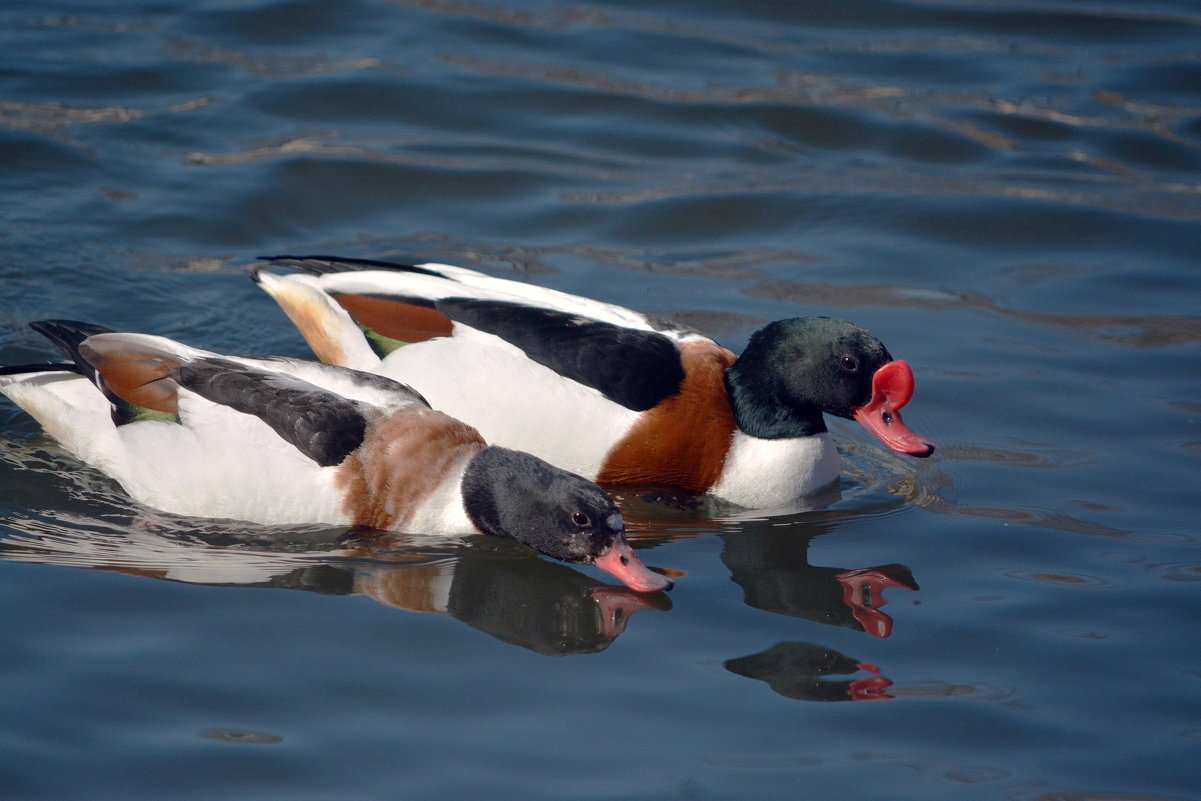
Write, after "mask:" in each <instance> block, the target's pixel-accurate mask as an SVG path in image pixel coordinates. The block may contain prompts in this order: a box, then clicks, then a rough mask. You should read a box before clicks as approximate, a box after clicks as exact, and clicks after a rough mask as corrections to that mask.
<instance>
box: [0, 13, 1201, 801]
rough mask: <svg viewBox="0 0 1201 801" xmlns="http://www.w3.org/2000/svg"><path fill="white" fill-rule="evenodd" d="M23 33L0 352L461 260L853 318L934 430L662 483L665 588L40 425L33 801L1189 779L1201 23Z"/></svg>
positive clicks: (1200, 657)
mask: <svg viewBox="0 0 1201 801" xmlns="http://www.w3.org/2000/svg"><path fill="white" fill-rule="evenodd" d="M0 45H2V48H0V214H2V219H0V254H2V258H0V363H18V362H22V361H30V360H34V359H42V358H48V357H50V356H51V353H50V350H49V349H48V347H47V346H46V344H45V343H44V342H41V341H39V339H38V337H37V336H36V335H34V334H33V333H32V332H30V331H28V329H26V327H25V324H26V322H27V321H28V320H31V319H41V318H46V317H72V318H77V319H83V320H90V321H93V322H97V323H103V324H106V325H109V326H113V327H117V328H124V329H130V330H137V331H145V332H150V333H159V334H165V335H169V336H174V337H178V338H181V339H183V340H185V341H187V342H190V343H192V344H196V345H201V346H206V347H210V348H214V349H219V350H229V351H235V352H279V353H288V354H296V355H300V354H304V353H306V351H305V349H304V346H303V343H302V342H301V341H300V339H299V337H298V336H297V335H296V334H295V333H293V331H292V329H291V327H290V326H289V324H288V323H287V321H286V320H285V319H284V317H283V316H282V314H280V313H279V312H278V311H277V310H276V309H275V307H274V306H273V304H272V303H271V302H270V301H269V300H268V299H267V298H266V296H265V295H263V294H262V293H261V292H259V291H258V290H257V289H256V288H255V287H254V286H253V285H252V284H251V282H250V281H249V280H247V278H246V275H245V271H246V267H247V265H249V264H250V263H251V261H252V259H253V258H254V257H255V256H257V255H261V254H266V253H274V252H298V251H299V252H310V253H312V252H333V253H341V254H345V255H360V256H377V257H378V256H395V257H398V258H402V259H409V260H442V261H448V262H451V263H458V264H463V265H467V266H472V267H477V268H480V269H484V270H488V271H491V272H494V273H496V274H499V275H504V276H518V277H526V278H528V279H529V280H532V281H535V282H537V283H541V284H545V285H549V286H554V287H558V288H561V289H565V290H568V291H573V292H579V293H583V294H587V295H591V296H594V297H598V298H601V299H604V300H608V301H614V302H618V303H622V304H626V305H630V306H634V307H636V308H639V309H643V310H647V311H652V312H655V313H658V314H662V315H665V316H671V317H675V318H679V319H683V320H686V321H688V322H691V323H693V324H696V325H698V326H700V327H702V328H704V329H706V330H707V331H709V332H710V333H712V334H714V335H716V336H717V337H718V338H719V339H720V340H721V341H722V342H723V343H724V344H727V345H729V346H731V347H733V348H735V349H739V348H741V346H742V345H743V343H744V342H745V341H746V338H747V337H748V336H749V334H750V333H751V332H752V331H753V330H755V329H756V328H757V327H758V326H760V325H761V324H763V323H764V322H765V321H768V320H771V319H776V318H781V317H789V316H796V315H801V314H812V313H818V314H833V315H836V316H843V317H847V318H849V319H852V320H854V321H856V322H858V323H860V324H862V325H864V326H866V327H868V328H870V329H872V330H873V331H875V332H876V333H877V334H878V335H879V336H880V337H881V338H882V339H883V340H884V342H885V343H886V344H887V345H888V347H889V348H890V350H891V351H892V352H893V354H894V355H896V356H897V357H898V358H904V359H906V360H908V361H909V362H910V363H911V364H912V365H913V366H914V368H915V372H916V376H917V394H916V395H915V398H914V400H913V402H912V404H911V405H910V406H909V407H908V408H907V409H906V421H907V422H908V423H909V424H910V425H911V426H912V427H913V428H914V429H915V430H916V431H919V432H920V433H922V434H923V435H925V436H928V437H930V438H932V439H933V440H934V441H936V442H937V443H939V445H940V448H939V451H938V452H937V454H936V455H935V456H934V457H932V458H931V459H929V460H927V461H924V462H917V461H914V460H907V459H904V458H902V457H894V456H891V455H887V454H885V453H883V452H881V451H880V449H879V448H878V447H877V446H876V444H875V443H874V442H873V441H871V440H870V439H869V438H868V437H867V436H866V435H864V434H862V433H861V432H859V431H857V430H855V428H854V427H851V426H846V425H842V424H838V425H837V426H836V434H837V436H838V439H839V443H840V448H841V449H842V451H843V454H844V456H845V461H846V477H845V480H844V482H843V487H842V492H841V497H836V498H832V499H827V500H828V505H827V506H825V507H824V508H820V509H816V510H809V511H803V510H798V511H797V512H796V513H794V514H781V515H776V516H771V517H767V518H764V517H762V516H756V515H753V514H743V515H737V514H733V513H731V512H730V511H729V510H722V509H718V508H709V507H701V508H694V509H689V508H676V507H674V506H672V505H670V504H665V503H656V502H648V501H644V500H643V499H642V498H641V497H640V496H639V495H637V494H634V493H631V494H629V496H628V497H626V498H624V499H623V503H624V505H625V509H626V516H627V520H628V523H629V526H630V530H631V533H632V536H633V538H634V540H635V543H636V547H639V548H640V549H641V550H640V552H641V555H642V557H643V558H644V560H645V561H647V562H648V563H649V564H652V565H655V566H658V567H661V568H666V569H670V570H672V571H677V572H678V573H679V574H680V575H681V576H682V577H681V579H680V580H679V582H678V585H677V588H676V590H675V591H674V592H672V593H671V595H670V597H669V599H667V600H660V601H658V602H656V603H645V602H639V601H638V600H636V599H633V598H632V597H630V596H625V595H623V593H621V592H620V591H616V593H615V595H616V599H614V597H611V596H612V595H613V591H607V590H599V591H598V589H597V588H598V587H601V586H602V585H603V583H604V582H602V581H601V575H602V574H599V573H597V572H595V571H591V570H590V569H584V570H582V571H577V570H573V569H571V568H568V567H565V566H562V565H558V564H552V563H550V562H546V561H543V560H539V559H534V558H531V557H529V556H528V555H527V554H525V553H524V552H522V551H521V550H520V549H517V548H512V547H507V546H506V545H505V544H504V543H496V542H485V541H474V542H469V543H466V544H457V543H437V542H432V543H431V542H427V541H421V540H420V539H414V540H413V541H412V542H411V543H406V544H405V546H404V547H398V548H397V549H395V550H394V551H392V552H390V553H381V554H373V555H368V556H364V555H362V554H358V555H354V554H349V555H348V554H343V553H340V552H338V551H337V550H336V549H337V547H338V546H337V543H336V540H337V535H338V532H328V531H319V530H318V531H296V530H290V531H285V532H280V531H278V530H271V529H255V528H253V527H246V526H239V525H228V524H220V523H217V522H213V521H196V520H187V519H178V518H171V517H170V516H158V515H155V514H154V513H153V511H152V510H147V509H143V508H140V507H137V506H136V505H135V504H133V503H132V502H130V501H128V500H127V499H125V498H124V496H123V495H122V494H121V492H120V491H119V489H117V488H116V487H115V486H114V485H113V484H112V483H111V482H109V481H108V480H106V479H104V478H103V477H102V476H100V475H98V474H97V473H95V472H93V471H90V470H87V469H84V468H81V467H80V466H79V465H78V464H77V463H75V462H74V461H73V460H71V459H70V458H69V457H67V456H66V455H64V454H63V452H62V451H61V450H60V449H59V448H57V447H56V446H55V444H54V443H53V442H52V441H51V440H49V439H47V438H46V437H44V436H43V435H41V434H40V433H39V432H38V429H37V426H36V425H35V424H34V423H32V421H30V420H29V418H27V417H26V416H25V415H23V414H22V413H20V412H19V411H17V410H16V409H15V408H14V407H13V406H12V405H11V404H9V403H4V404H2V405H0V428H2V433H0V556H2V557H3V560H2V561H0V655H2V656H0V687H2V688H3V690H2V692H0V797H3V798H4V799H64V798H88V799H93V801H98V800H99V799H122V801H129V799H142V798H148V799H160V798H172V799H229V798H253V799H275V798H278V799H289V800H293V799H314V800H316V799H375V798H379V799H385V798H386V799H392V798H413V799H460V798H489V799H522V800H523V801H532V800H535V799H547V801H562V799H565V798H577V799H734V798H745V799H765V800H766V799H797V798H811V799H856V800H861V799H881V800H882V801H883V800H885V799H890V800H891V799H926V800H929V799H948V800H952V799H953V800H955V801H958V800H959V799H1014V800H1016V801H1034V800H1035V799H1053V800H1054V801H1069V800H1070V801H1086V800H1087V801H1135V800H1136V799H1137V800H1138V801H1151V800H1152V799H1154V800H1155V801H1160V800H1161V799H1177V800H1179V799H1198V798H1201V644H1199V640H1201V638H1199V624H1201V603H1199V600H1198V591H1199V590H1201V548H1199V531H1198V523H1197V521H1198V511H1199V508H1201V503H1199V498H1201V489H1199V481H1198V460H1199V458H1201V393H1199V392H1198V390H1199V389H1201V382H1199V378H1201V359H1199V356H1201V345H1199V341H1201V278H1199V268H1201V5H1199V4H1198V3H1196V2H1185V0H1176V1H1175V2H1171V1H1169V0H1146V1H1144V0H1078V1H1077V0H1045V1H1044V2H1034V1H1032V0H998V1H993V0H989V1H988V2H985V1H984V0H925V1H924V2H922V1H919V0H913V1H912V2H887V1H885V0H862V2H852V1H850V0H839V1H837V2H836V1H835V0H824V1H810V0H796V2H790V3H732V2H716V0H713V1H706V0H700V1H697V2H688V3H684V2H675V3H673V2H670V1H669V0H652V1H651V2H645V3H627V4H622V3H611V2H580V3H564V2H550V1H549V0H548V1H547V2H513V3H503V4H502V3H491V2H486V1H478V2H477V1H476V0H399V1H397V2H385V1H384V0H358V1H357V2H328V1H327V0H298V1H294V2H282V1H275V2H268V1H266V0H247V1H246V2H234V1H233V0H230V1H229V2H216V1H215V0H211V1H206V0H193V2H187V3H185V2H177V1H176V0H159V1H158V2H150V1H149V0H131V2H122V3H103V2H99V3H70V2H62V1H60V0H50V1H49V2H19V1H13V0H10V1H9V2H6V3H4V4H3V5H2V6H0ZM285 534H286V535H287V542H286V543H281V541H280V538H281V537H282V536H283V535H285ZM873 568H874V569H875V572H874V573H872V572H871V571H870V570H869V569H873ZM848 570H864V571H868V572H867V573H865V574H863V575H869V576H870V575H876V576H877V577H878V578H877V581H878V582H879V581H882V580H883V579H882V578H880V577H887V578H888V580H889V582H890V583H892V584H893V585H895V586H890V587H888V588H887V589H885V590H884V592H883V600H884V601H886V602H887V603H888V605H887V606H886V607H885V608H884V609H883V610H879V609H878V608H876V609H875V614H874V616H873V615H872V614H871V613H870V612H869V613H867V614H864V613H861V614H860V617H861V618H863V619H857V618H856V616H855V614H854V613H853V610H852V608H851V607H850V606H848V605H847V603H846V601H845V599H844V597H843V594H842V589H841V585H840V584H838V582H837V580H836V579H835V576H836V575H837V574H839V573H841V572H844V571H848ZM865 580H866V579H865ZM606 593H610V595H608V596H607V595H606ZM598 598H602V599H603V598H608V602H609V604H610V606H613V605H614V604H616V606H617V607H618V608H620V609H624V611H625V612H626V613H627V616H623V617H622V619H621V620H616V619H614V620H610V621H609V622H608V625H607V627H606V626H603V625H601V622H600V621H599V619H598V612H597V610H598V608H599V606H598V603H597V599H598ZM861 600H862V599H861ZM879 601H880V599H879V596H878V595H874V596H873V598H872V599H871V603H872V604H874V605H878V603H879ZM641 605H645V606H647V607H648V608H638V607H639V606H641ZM631 611H632V612H633V614H632V616H628V613H629V612H631ZM883 615H887V616H888V617H887V618H885V617H883ZM864 620H866V621H868V623H869V625H868V627H867V628H869V629H871V631H865V630H864ZM622 632H624V633H622ZM881 635H887V636H881Z"/></svg>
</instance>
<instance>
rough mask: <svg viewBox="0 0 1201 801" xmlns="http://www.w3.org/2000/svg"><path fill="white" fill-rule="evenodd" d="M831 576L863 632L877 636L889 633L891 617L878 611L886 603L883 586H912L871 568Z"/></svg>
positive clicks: (909, 588)
mask: <svg viewBox="0 0 1201 801" xmlns="http://www.w3.org/2000/svg"><path fill="white" fill-rule="evenodd" d="M834 578H835V579H836V580H837V581H838V583H839V584H841V585H842V602H843V603H845V604H846V605H847V606H849V607H850V608H851V614H852V615H854V616H855V619H856V620H858V621H859V625H861V626H863V630H864V631H866V632H867V633H868V634H871V635H872V636H874V637H880V638H884V637H887V636H888V635H889V634H891V633H892V618H891V617H889V616H888V615H886V614H884V613H883V612H881V611H880V607H882V606H886V605H887V604H888V601H887V600H886V599H885V598H884V589H885V588H886V587H904V588H905V589H907V590H911V589H913V587H910V586H909V585H907V584H902V583H901V582H899V581H897V580H896V579H894V578H893V577H892V576H889V575H888V574H887V573H884V572H883V571H881V570H877V569H875V568H870V567H867V568H863V569H862V570H847V571H845V572H843V573H839V574H838V575H837V576H835V577H834ZM861 667H862V666H861ZM865 669H866V668H865Z"/></svg>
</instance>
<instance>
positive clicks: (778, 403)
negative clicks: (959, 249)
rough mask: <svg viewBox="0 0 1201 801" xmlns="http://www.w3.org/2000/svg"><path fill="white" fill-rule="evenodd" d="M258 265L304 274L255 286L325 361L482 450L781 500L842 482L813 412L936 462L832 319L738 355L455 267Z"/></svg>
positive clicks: (610, 479) (607, 480)
mask: <svg viewBox="0 0 1201 801" xmlns="http://www.w3.org/2000/svg"><path fill="white" fill-rule="evenodd" d="M272 261H274V262H276V263H278V264H284V265H288V266H294V267H298V268H300V269H302V270H304V271H305V272H304V273H291V274H287V275H275V274H272V273H267V272H259V273H256V275H255V279H256V280H257V281H258V283H259V284H260V285H261V286H262V287H263V288H264V289H265V290H266V291H267V292H268V293H269V294H271V295H272V297H274V298H275V299H276V301H277V302H278V303H279V304H280V305H281V307H283V309H284V310H285V311H286V312H287V313H288V315H289V317H290V318H291V319H292V320H293V322H294V323H296V325H297V327H298V328H299V329H300V331H301V333H302V334H303V335H304V337H305V339H306V340H307V341H308V342H309V344H310V346H311V347H312V348H313V349H314V351H315V352H316V353H317V355H318V356H319V357H320V358H321V359H322V360H324V361H326V362H329V363H332V364H340V365H343V366H348V367H355V368H358V369H363V370H370V371H373V372H376V373H379V374H381V375H386V376H389V377H391V378H394V379H396V380H399V381H403V382H405V383H409V384H412V385H413V386H415V387H416V388H417V389H418V390H419V391H420V392H421V393H422V394H423V395H424V396H425V397H426V398H427V399H428V400H429V401H430V403H431V405H432V406H433V407H434V408H437V409H441V410H443V411H446V412H448V413H449V414H452V415H454V416H455V417H459V418H461V419H463V420H466V421H468V422H470V423H471V424H472V425H474V426H476V427H477V428H479V429H480V431H481V432H483V433H484V435H485V436H486V437H488V438H489V440H490V441H493V442H497V443H501V444H504V445H506V446H508V447H518V448H521V449H522V450H528V451H529V452H531V453H535V454H537V455H539V456H541V457H542V458H544V459H546V460H547V461H550V462H551V463H553V464H556V465H558V466H560V467H563V468H565V469H568V470H571V471H573V472H577V473H579V474H581V475H584V476H587V477H588V478H591V479H594V480H596V481H598V482H600V483H602V484H606V485H639V484H651V485H668V486H674V487H678V488H681V489H684V490H686V491H689V492H694V493H712V494H714V495H716V496H718V497H721V498H724V499H726V500H728V501H731V502H733V503H736V504H739V505H742V506H748V507H755V508H762V507H769V506H775V505H779V504H784V503H788V502H791V501H793V500H796V499H797V498H800V497H803V496H805V495H808V494H810V493H812V492H814V491H816V490H817V489H819V488H821V487H823V486H825V485H827V484H829V483H830V482H832V481H834V480H836V479H837V478H838V475H839V471H840V459H839V457H838V454H837V451H836V450H835V447H834V443H833V441H832V440H831V438H830V435H829V433H828V431H827V429H826V425H825V422H824V420H823V418H822V414H823V412H824V413H828V414H834V415H838V416H842V417H848V418H851V417H853V418H855V419H858V420H859V421H860V422H862V423H863V424H864V425H865V426H866V427H867V428H868V429H869V430H871V431H872V432H873V433H874V434H876V436H878V437H880V439H881V440H883V441H884V442H885V443H886V444H887V445H889V447H892V448H893V449H895V450H898V451H901V452H905V453H910V454H912V455H917V456H925V455H928V454H929V453H930V452H931V451H933V446H932V445H930V444H929V443H928V442H926V441H925V440H922V439H921V438H920V437H918V436H917V435H915V434H913V432H911V431H909V429H908V428H906V427H905V426H904V424H903V423H902V422H901V419H900V415H899V414H898V410H899V409H900V407H901V406H903V405H904V404H905V403H906V402H907V401H908V399H909V396H910V394H912V383H913V378H912V372H911V371H910V370H909V367H908V365H906V364H905V363H904V362H897V361H894V360H893V359H892V357H891V356H890V355H889V354H888V351H887V350H886V349H885V348H884V346H883V345H882V344H880V342H879V340H878V339H876V338H875V337H874V336H872V335H871V334H870V333H868V332H867V331H864V330H863V329H861V328H858V327H857V326H854V325H852V324H850V323H847V322H846V321H843V320H834V319H831V318H797V319H794V320H783V321H779V322H776V323H772V324H770V325H768V326H767V327H765V328H764V329H762V330H761V331H759V332H757V333H756V334H755V335H754V336H753V337H752V338H751V341H750V343H749V344H748V346H747V348H746V350H745V351H744V353H743V354H742V356H741V357H738V356H735V355H734V354H733V353H732V352H730V351H729V350H727V349H725V348H723V347H721V346H720V345H718V344H717V343H716V342H714V341H713V340H711V339H709V338H708V337H705V336H703V335H702V334H700V333H699V332H697V331H695V330H693V329H691V328H689V327H687V326H681V325H678V324H675V323H672V322H670V321H666V320H661V319H658V318H655V317H651V316H649V315H645V314H641V313H639V312H635V311H632V310H630V309H625V308H622V307H620V306H614V305H611V304H606V303H601V302H598V301H595V300H590V299H587V298H580V297H576V296H574V295H568V294H565V293H562V292H557V291H555V290H550V289H544V288H541V287H537V286H532V285H529V284H523V283H520V282H516V281H508V280H505V279H499V278H493V277H490V276H486V275H483V274H481V273H478V272H475V271H472V270H467V269H464V268H461V267H453V266H449V265H441V264H426V265H420V266H417V267H411V266H406V265H393V264H388V263H384V262H374V261H365V260H354V259H338V258H332V257H277V258H275V259H272ZM403 343H412V344H404V346H403V347H398V345H400V344H403Z"/></svg>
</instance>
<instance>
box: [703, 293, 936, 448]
mask: <svg viewBox="0 0 1201 801" xmlns="http://www.w3.org/2000/svg"><path fill="white" fill-rule="evenodd" d="M726 388H727V390H728V392H729V395H730V403H731V406H732V407H733V410H734V419H735V421H736V422H737V423H738V427H739V428H740V429H742V430H743V431H744V432H746V433H747V434H750V435H751V436H754V437H760V438H763V439H782V438H786V437H803V436H808V435H810V434H818V433H821V432H822V431H825V430H826V423H825V421H824V420H823V419H822V414H823V413H825V414H832V415H835V416H837V417H845V418H847V419H854V420H858V421H859V422H860V423H862V424H863V425H864V427H866V428H867V429H868V430H869V431H871V432H872V433H873V434H875V435H876V436H877V437H879V438H880V439H881V440H882V441H883V442H884V443H885V444H886V445H888V446H889V447H890V448H892V449H893V450H896V451H900V452H902V453H909V454H912V455H914V456H928V455H929V454H930V453H932V452H933V451H934V446H933V445H932V444H930V443H929V442H927V441H925V440H924V439H922V438H921V437H919V436H917V435H916V434H914V433H913V432H912V431H910V430H909V429H908V428H907V427H906V426H905V425H904V423H902V422H901V416H900V408H901V407H902V406H904V405H905V404H906V403H908V402H909V398H910V396H911V395H912V394H913V372H912V370H910V369H909V365H907V364H906V363H905V362H901V361H896V360H894V359H893V358H892V355H891V354H890V353H889V352H888V349H887V348H885V347H884V344H883V343H882V342H880V340H879V339H877V338H876V337H875V335H873V334H872V333H871V332H869V331H866V330H864V329H863V328H860V327H859V326H857V325H854V324H853V323H849V322H847V321H846V320H839V319H837V318H833V317H796V318H793V319H790V320H778V321H776V322H774V323H770V324H769V325H767V326H765V327H764V328H762V329H760V330H759V331H756V332H755V334H754V335H752V336H751V340H750V342H749V343H747V346H746V350H745V351H743V354H742V355H741V356H740V357H739V358H738V361H737V362H736V363H735V364H734V366H733V367H731V368H729V369H728V370H727V371H726Z"/></svg>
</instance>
